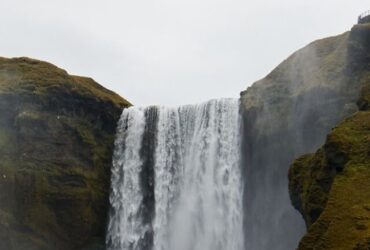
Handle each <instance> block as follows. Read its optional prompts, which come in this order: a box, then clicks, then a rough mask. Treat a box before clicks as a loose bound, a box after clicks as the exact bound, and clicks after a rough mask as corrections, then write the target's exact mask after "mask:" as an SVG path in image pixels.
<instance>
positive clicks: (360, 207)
mask: <svg viewBox="0 0 370 250" xmlns="http://www.w3.org/2000/svg"><path fill="white" fill-rule="evenodd" d="M348 48H349V51H350V56H351V57H350V63H351V69H352V75H353V77H354V78H355V79H356V81H357V82H358V83H359V84H360V85H361V92H360V96H359V99H358V101H357V105H358V107H359V111H358V112H356V113H355V114H354V115H352V116H350V117H348V118H347V119H345V120H344V121H342V122H341V123H339V125H337V126H336V127H335V128H334V129H333V130H332V131H331V132H330V134H329V135H328V136H327V139H326V142H325V145H324V146H323V147H321V148H320V149H319V150H318V151H316V153H314V154H307V155H304V156H301V157H299V158H298V159H296V160H295V161H294V163H293V164H292V166H291V168H290V171H289V179H290V184H289V190H290V195H291V199H292V202H293V205H294V206H295V207H296V208H297V209H298V210H299V211H300V212H301V213H302V215H303V217H304V219H305V222H306V225H307V228H308V232H307V233H306V235H305V236H304V238H303V239H302V240H301V242H300V244H299V248H298V249H302V250H303V249H338V250H340V249H355V250H365V249H369V248H370V207H369V202H370V181H369V180H370V111H369V101H370V25H369V24H367V25H356V26H354V27H353V29H352V31H351V33H350V37H349V42H348Z"/></svg>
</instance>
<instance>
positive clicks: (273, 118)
mask: <svg viewBox="0 0 370 250" xmlns="http://www.w3.org/2000/svg"><path fill="white" fill-rule="evenodd" d="M369 41H370V40H369V38H368V25H357V26H355V27H354V29H353V30H352V31H351V32H346V33H344V34H342V35H339V36H336V37H329V38H325V39H321V40H318V41H315V42H313V43H311V44H309V45H308V46H306V47H304V48H303V49H301V50H299V51H297V52H296V53H294V54H293V55H291V56H290V57H289V58H288V59H286V60H285V61H284V62H282V63H281V64H280V65H279V66H278V67H277V68H276V69H274V70H273V71H272V72H271V73H270V74H268V75H267V76H266V77H265V78H264V79H262V80H260V81H258V82H256V83H255V84H253V85H252V86H251V87H250V88H248V89H247V90H246V91H243V92H242V93H241V110H242V115H243V123H244V129H243V133H244V135H243V140H244V142H243V156H244V159H243V166H244V171H245V174H244V176H245V178H246V179H245V197H244V204H245V215H246V218H245V231H246V235H245V238H246V244H247V248H250V249H261V250H262V249H275V250H277V249H280V250H286V249H295V247H296V246H297V245H298V242H299V240H300V239H301V237H302V236H303V234H304V233H305V226H304V223H303V220H302V219H301V216H300V215H299V214H298V213H296V211H294V209H293V208H292V206H291V204H290V197H289V192H288V177H287V173H288V170H289V166H290V164H291V162H292V161H293V160H294V159H295V158H297V157H298V156H299V155H302V154H306V153H311V152H314V151H315V150H317V149H318V148H319V147H320V146H321V145H322V144H323V143H324V142H325V138H326V135H327V134H328V133H329V132H330V131H331V128H332V127H334V126H335V125H336V124H338V123H339V122H340V121H341V120H343V119H344V118H346V117H348V116H349V115H351V114H353V113H355V112H356V111H357V110H358V108H357V106H356V103H357V104H359V106H360V107H361V108H364V107H367V105H368V102H367V99H366V98H367V97H364V96H362V97H361V98H360V100H359V95H360V92H361V86H363V84H362V81H363V80H364V79H365V78H366V77H363V76H362V73H361V72H364V71H366V72H367V70H368V67H367V66H366V65H367V64H366V62H367V57H368V55H369V51H368V50H365V51H364V50H363V47H364V46H365V44H368V43H369ZM366 46H367V45H366ZM358 100H359V101H358ZM302 161H303V160H301V162H302ZM308 175H309V174H308ZM302 181H305V179H304V178H303V177H302V178H301V179H299V178H297V182H299V183H300V182H302ZM295 185H299V184H297V183H296V184H295ZM325 188H327V187H325ZM313 197H314V198H313V199H315V198H317V199H320V197H316V195H313ZM293 201H294V203H295V204H296V201H295V199H293ZM296 207H298V208H300V207H299V206H296ZM302 207H304V205H302ZM300 211H301V212H305V210H302V209H300ZM312 212H313V214H312V217H317V216H318V215H319V213H318V211H317V210H313V211H312ZM303 217H304V218H306V219H307V218H308V217H311V216H308V215H306V214H305V213H304V214H303ZM282 239H284V241H282ZM307 249H308V248H307ZM309 249H311V248H309ZM318 249H320V248H318Z"/></svg>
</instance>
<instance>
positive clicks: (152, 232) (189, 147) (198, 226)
mask: <svg viewBox="0 0 370 250" xmlns="http://www.w3.org/2000/svg"><path fill="white" fill-rule="evenodd" d="M240 137H241V136H240V117H239V101H238V100H236V99H221V100H212V101H209V102H207V103H204V104H200V105H188V106H182V107H178V108H165V107H148V108H135V107H133V108H129V109H125V110H124V111H123V114H122V116H121V120H120V122H119V125H118V133H117V139H116V143H115V152H114V157H113V158H114V160H113V169H112V192H111V197H110V201H111V206H112V211H111V216H110V222H109V227H108V234H107V243H108V245H109V248H110V249H112V250H117V249H125V250H126V249H127V250H148V249H154V250H173V249H176V250H242V249H244V242H243V208H242V197H243V194H242V190H243V185H242V179H241V178H242V177H241V169H240V148H241V147H240Z"/></svg>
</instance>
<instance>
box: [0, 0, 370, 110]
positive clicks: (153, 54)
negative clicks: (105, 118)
mask: <svg viewBox="0 0 370 250" xmlns="http://www.w3.org/2000/svg"><path fill="white" fill-rule="evenodd" d="M368 9H370V2H369V0H351V1H349V0H310V1H308V0H279V1H276V0H275V1H274V0H254V1H250V0H131V1H129V0H105V1H102V0H100V1H98V0H24V1H22V0H0V10H1V15H0V56H5V57H16V56H28V57H33V58H37V59H41V60H46V61H49V62H51V63H53V64H55V65H57V66H59V67H61V68H64V69H66V70H67V71H68V72H69V73H70V74H77V75H84V76H90V77H92V78H94V79H95V80H96V81H98V82H99V83H100V84H102V85H103V86H105V87H107V88H109V89H111V90H114V91H115V92H117V93H118V94H120V95H121V96H123V97H125V98H127V99H128V100H129V101H131V102H132V103H133V104H135V105H139V106H144V105H151V104H163V105H178V104H188V103H197V102H202V101H205V100H208V99H211V98H218V97H239V92H240V91H242V90H244V89H245V88H246V87H247V86H249V85H251V84H252V83H253V82H254V81H256V80H258V79H260V78H262V77H264V76H265V75H266V74H267V73H268V72H270V71H271V70H272V69H273V68H274V67H275V66H277V64H279V63H280V62H281V61H282V60H284V59H285V58H286V57H288V56H289V55H290V54H291V53H292V52H294V51H296V50H297V49H299V48H301V47H302V46H304V45H306V44H308V43H309V42H311V41H313V40H315V39H318V38H323V37H327V36H332V35H336V34H340V33H343V32H345V31H347V30H349V29H350V28H351V27H352V25H353V24H354V23H356V22H357V16H358V15H359V14H360V13H361V12H364V11H366V10H368Z"/></svg>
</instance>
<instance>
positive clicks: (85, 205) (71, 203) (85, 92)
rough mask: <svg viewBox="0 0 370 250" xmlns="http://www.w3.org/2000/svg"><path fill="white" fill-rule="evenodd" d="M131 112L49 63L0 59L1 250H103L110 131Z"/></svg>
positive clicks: (102, 91)
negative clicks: (92, 248) (93, 248)
mask: <svg viewBox="0 0 370 250" xmlns="http://www.w3.org/2000/svg"><path fill="white" fill-rule="evenodd" d="M129 105H130V104H129V103H128V102H127V101H125V100H124V99H123V98H121V97H119V96H118V95H116V94H115V93H113V92H111V91H109V90H106V89H105V88H103V87H102V86H100V85H98V84H97V83H96V82H94V81H93V80H92V79H89V78H83V77H76V76H70V75H68V74H67V73H66V72H65V71H64V70H62V69H59V68H57V67H55V66H54V65H51V64H49V63H45V62H41V61H37V60H32V59H28V58H15V59H5V58H0V117H1V119H0V156H1V161H0V220H1V221H0V237H1V235H5V236H4V239H2V238H0V248H2V249H9V250H12V249H38V250H40V249H48V250H50V249H80V248H86V247H87V248H88V246H89V244H95V245H96V244H98V245H99V244H103V245H104V238H105V226H106V216H107V210H108V195H109V193H108V192H109V182H110V165H111V157H112V151H113V141H114V134H115V127H116V122H117V121H118V119H119V117H120V114H121V112H122V108H125V107H127V106H129ZM3 176H6V178H3ZM1 242H4V244H5V245H4V244H3V245H2V243H1Z"/></svg>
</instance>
